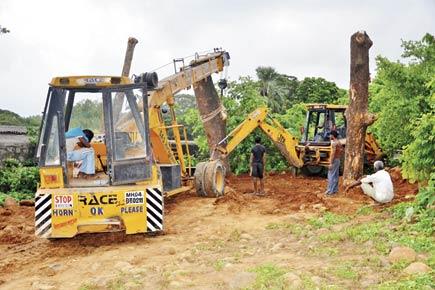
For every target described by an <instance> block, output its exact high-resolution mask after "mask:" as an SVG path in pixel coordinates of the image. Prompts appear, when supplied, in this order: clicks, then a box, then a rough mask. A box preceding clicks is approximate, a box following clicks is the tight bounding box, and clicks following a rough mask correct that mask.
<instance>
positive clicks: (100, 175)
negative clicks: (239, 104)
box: [35, 49, 229, 238]
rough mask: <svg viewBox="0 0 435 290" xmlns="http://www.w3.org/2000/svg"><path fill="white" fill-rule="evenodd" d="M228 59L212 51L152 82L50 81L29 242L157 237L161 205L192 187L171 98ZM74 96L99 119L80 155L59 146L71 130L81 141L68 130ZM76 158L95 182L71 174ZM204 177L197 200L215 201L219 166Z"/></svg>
mask: <svg viewBox="0 0 435 290" xmlns="http://www.w3.org/2000/svg"><path fill="white" fill-rule="evenodd" d="M228 59H229V54H228V53H227V52H226V51H223V50H220V49H215V50H214V51H213V52H211V53H208V54H206V55H202V56H199V55H197V56H196V57H195V59H194V60H193V61H192V62H191V63H190V64H189V65H186V66H184V65H183V66H182V67H181V68H180V70H178V71H176V72H175V73H174V74H173V75H171V76H169V77H167V78H164V79H162V80H160V81H158V77H157V74H156V73H144V74H141V75H139V76H136V77H134V78H133V79H130V78H128V77H122V76H121V77H120V76H66V77H55V78H53V79H52V81H51V82H50V84H49V89H48V94H47V98H46V102H45V107H44V113H43V117H42V123H41V130H40V136H39V144H38V148H37V158H38V160H39V173H40V180H41V182H40V184H39V186H38V189H37V192H36V194H35V233H36V235H37V236H40V237H45V238H68V237H73V236H75V235H77V234H81V233H96V232H112V231H125V233H126V234H134V233H145V232H158V231H161V230H163V220H164V197H165V196H171V195H174V194H176V193H180V192H184V191H188V190H190V189H192V188H193V186H194V183H195V182H194V176H193V171H192V170H191V161H190V160H191V159H190V154H189V149H188V147H187V145H186V146H184V147H185V148H183V145H185V143H183V140H182V139H183V137H184V139H187V138H186V130H185V129H184V127H183V126H182V125H179V124H178V123H177V120H176V116H175V111H174V103H175V99H176V97H175V96H174V95H175V94H176V93H177V92H179V91H181V90H183V89H186V88H188V87H190V86H192V85H193V84H195V83H196V82H198V81H200V80H203V79H205V78H207V77H209V76H210V75H212V74H213V73H217V72H221V71H223V70H224V69H225V68H226V66H227V65H228V64H229V62H228ZM82 96H86V97H87V96H92V98H93V100H95V102H96V103H97V104H98V105H99V110H100V111H99V114H100V116H97V115H95V116H91V117H92V118H95V119H100V120H101V126H100V129H99V132H94V133H95V134H94V138H93V139H92V141H91V142H90V144H87V145H88V146H89V147H86V148H80V147H78V146H77V145H75V146H74V143H72V146H69V144H70V143H71V142H69V140H70V138H67V137H69V136H70V135H71V132H72V131H74V130H75V131H76V132H78V133H77V134H79V135H76V136H80V138H83V137H84V136H83V133H84V131H85V130H81V129H85V128H79V129H80V130H77V128H71V120H72V119H74V114H75V110H76V107H77V106H76V105H77V104H78V102H77V100H78V99H79V98H80V97H82ZM164 104H168V105H169V109H170V115H171V124H169V125H167V124H165V122H164V120H163V117H162V106H163V105H164ZM76 118H77V116H76ZM169 130H172V131H173V133H172V135H173V136H174V139H175V145H176V146H175V150H172V148H171V146H170V142H169V138H168V132H169ZM80 132H81V133H82V135H80ZM85 137H86V139H91V138H89V137H88V135H86V136H85ZM79 140H81V139H79ZM80 142H82V141H80ZM80 142H79V143H77V144H78V145H80V144H82V143H80ZM81 146H82V145H81ZM82 149H85V150H84V151H80V150H82ZM78 152H80V154H83V156H85V155H84V154H85V153H86V156H87V158H90V159H87V163H86V164H87V166H89V164H95V168H94V169H95V174H92V175H86V176H83V175H80V174H78V175H77V174H76V173H77V168H78V167H79V166H83V162H82V163H81V164H80V162H81V161H77V160H75V161H73V160H74V159H72V158H71V156H73V155H74V154H77V153H78ZM89 154H93V156H92V155H89ZM89 156H91V157H89ZM92 166H94V165H92ZM205 171H207V172H208V173H207V174H205V176H207V177H208V178H209V179H207V180H204V179H202V181H201V182H202V184H203V185H204V186H203V187H202V188H201V190H202V192H203V193H204V192H205V195H207V196H218V195H221V194H223V191H224V168H223V166H222V164H221V163H220V161H215V162H212V163H209V164H208V166H207V170H205ZM205 171H204V172H205Z"/></svg>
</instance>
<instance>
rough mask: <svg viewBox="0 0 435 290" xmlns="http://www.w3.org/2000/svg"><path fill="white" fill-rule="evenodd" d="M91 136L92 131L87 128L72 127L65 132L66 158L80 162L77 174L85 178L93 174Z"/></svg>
mask: <svg viewBox="0 0 435 290" xmlns="http://www.w3.org/2000/svg"><path fill="white" fill-rule="evenodd" d="M93 137H94V133H93V132H92V131H91V130H89V129H85V130H82V129H80V128H73V129H71V130H69V131H68V132H66V133H65V138H66V147H67V160H68V161H74V162H79V163H81V164H80V166H79V175H81V176H82V177H86V178H87V177H89V176H92V175H94V174H95V157H94V155H95V154H94V149H93V148H92V146H91V140H92V138H93Z"/></svg>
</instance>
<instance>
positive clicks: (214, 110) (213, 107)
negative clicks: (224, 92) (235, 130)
mask: <svg viewBox="0 0 435 290" xmlns="http://www.w3.org/2000/svg"><path fill="white" fill-rule="evenodd" d="M193 90H194V92H195V96H196V103H197V105H198V111H199V114H200V117H201V120H202V122H203V125H204V131H205V133H206V136H207V143H208V147H209V148H210V150H214V147H215V146H216V144H218V143H219V142H220V141H221V140H222V139H224V138H225V136H226V118H225V117H224V112H223V106H222V104H221V100H220V98H219V96H218V94H217V92H216V89H215V86H214V84H213V81H212V78H211V77H210V76H209V77H207V78H206V79H204V80H201V81H199V82H196V83H195V84H194V85H193ZM210 154H213V152H210ZM216 157H217V158H219V159H221V160H222V161H223V163H224V166H225V168H226V169H227V172H229V171H230V168H229V165H228V161H227V158H224V157H222V156H216Z"/></svg>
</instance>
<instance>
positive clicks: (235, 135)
mask: <svg viewBox="0 0 435 290" xmlns="http://www.w3.org/2000/svg"><path fill="white" fill-rule="evenodd" d="M266 116H267V108H258V109H256V110H255V111H253V112H252V113H250V114H249V115H248V118H247V119H246V120H245V121H243V122H242V123H240V124H239V125H238V126H237V127H236V128H235V129H234V130H233V131H231V132H230V133H229V134H228V135H227V136H226V137H225V138H224V139H223V140H222V141H220V142H219V143H218V144H217V145H216V147H215V149H214V150H215V151H219V152H220V153H221V154H223V155H225V156H226V155H228V154H230V153H231V152H232V151H233V150H234V149H235V148H236V147H237V145H239V144H240V142H242V141H243V140H244V139H245V138H246V137H247V136H248V135H249V134H251V133H252V132H253V131H254V130H255V128H257V127H258V126H259V124H260V123H261V122H263V121H264V119H265V118H266ZM228 140H229V142H228V144H227V145H226V146H225V142H227V141H228ZM213 156H214V154H213V155H212V159H213Z"/></svg>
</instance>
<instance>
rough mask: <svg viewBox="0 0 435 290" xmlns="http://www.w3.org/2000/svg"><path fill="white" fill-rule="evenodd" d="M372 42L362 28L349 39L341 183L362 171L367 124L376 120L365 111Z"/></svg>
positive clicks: (348, 180)
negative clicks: (345, 125) (348, 69)
mask: <svg viewBox="0 0 435 290" xmlns="http://www.w3.org/2000/svg"><path fill="white" fill-rule="evenodd" d="M372 44H373V42H372V41H371V40H370V37H369V36H368V35H367V33H366V32H365V31H359V32H356V33H355V34H353V35H352V37H351V39H350V90H349V106H348V108H347V110H346V119H347V131H346V152H345V161H344V173H343V180H344V185H345V186H346V185H348V184H350V183H351V182H353V181H355V180H357V179H359V178H360V177H361V176H362V175H363V166H364V141H365V136H366V131H367V127H368V126H369V125H371V124H373V122H374V121H375V120H376V118H375V116H374V115H372V114H369V113H368V86H369V81H370V71H369V49H370V47H371V46H372Z"/></svg>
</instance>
